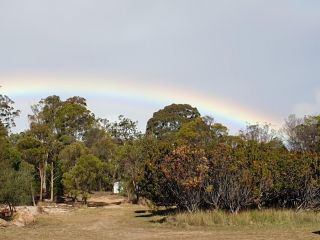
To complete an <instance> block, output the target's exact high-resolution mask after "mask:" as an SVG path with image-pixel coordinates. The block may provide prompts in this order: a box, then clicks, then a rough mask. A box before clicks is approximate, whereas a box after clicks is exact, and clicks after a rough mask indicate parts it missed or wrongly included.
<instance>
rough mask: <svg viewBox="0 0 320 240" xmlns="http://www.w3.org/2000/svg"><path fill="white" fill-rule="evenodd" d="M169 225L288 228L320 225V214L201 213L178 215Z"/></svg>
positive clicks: (288, 211)
mask: <svg viewBox="0 0 320 240" xmlns="http://www.w3.org/2000/svg"><path fill="white" fill-rule="evenodd" d="M168 222H169V223H173V224H175V225H190V226H250V225H256V226H268V225H269V226H271V225H279V226H286V227H290V226H292V227H295V226H309V225H319V224H320V214H319V213H316V212H312V211H310V212H307V211H301V212H295V211H292V210H274V209H268V210H249V211H243V212H240V213H238V214H231V213H228V212H225V211H199V212H196V213H178V214H176V215H174V216H171V217H169V218H168Z"/></svg>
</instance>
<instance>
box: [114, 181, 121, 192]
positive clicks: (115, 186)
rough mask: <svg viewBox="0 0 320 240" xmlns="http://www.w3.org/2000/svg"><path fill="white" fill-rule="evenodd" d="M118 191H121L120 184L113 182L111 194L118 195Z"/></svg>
mask: <svg viewBox="0 0 320 240" xmlns="http://www.w3.org/2000/svg"><path fill="white" fill-rule="evenodd" d="M120 191H121V185H120V182H115V183H114V184H113V193H116V194H118V193H120Z"/></svg>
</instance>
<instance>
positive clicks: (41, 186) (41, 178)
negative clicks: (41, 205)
mask: <svg viewBox="0 0 320 240" xmlns="http://www.w3.org/2000/svg"><path fill="white" fill-rule="evenodd" d="M39 173H40V199H39V200H40V202H42V199H43V197H42V192H43V178H44V174H43V167H42V166H40V167H39Z"/></svg>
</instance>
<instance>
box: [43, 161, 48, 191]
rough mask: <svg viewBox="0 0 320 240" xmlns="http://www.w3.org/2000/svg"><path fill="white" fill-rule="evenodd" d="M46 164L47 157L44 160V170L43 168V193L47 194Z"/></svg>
mask: <svg viewBox="0 0 320 240" xmlns="http://www.w3.org/2000/svg"><path fill="white" fill-rule="evenodd" d="M47 166H48V161H47V159H46V160H45V161H44V170H43V185H42V186H43V193H44V194H45V195H47V181H46V179H47V171H46V170H47Z"/></svg>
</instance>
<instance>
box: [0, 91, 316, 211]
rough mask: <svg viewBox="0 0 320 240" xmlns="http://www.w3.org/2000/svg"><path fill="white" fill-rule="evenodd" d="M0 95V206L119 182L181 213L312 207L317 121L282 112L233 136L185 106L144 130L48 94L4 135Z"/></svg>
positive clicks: (8, 106)
mask: <svg viewBox="0 0 320 240" xmlns="http://www.w3.org/2000/svg"><path fill="white" fill-rule="evenodd" d="M13 104H14V102H13V101H12V100H11V99H10V98H9V97H7V96H5V95H0V165H1V168H0V184H1V185H0V186H1V187H0V203H2V204H6V205H7V206H8V207H9V208H10V210H11V211H13V209H14V206H16V205H18V204H30V203H34V204H36V203H37V202H41V201H44V200H46V201H51V202H60V201H65V200H66V199H71V200H73V201H83V203H86V202H87V199H88V197H89V195H90V193H91V192H92V191H111V190H112V187H113V183H114V182H116V181H119V182H121V185H122V188H123V193H124V194H126V195H127V196H128V198H129V199H130V200H131V201H132V202H139V200H140V199H141V198H145V199H148V200H150V201H151V202H152V203H153V204H154V205H156V206H168V207H169V206H176V207H178V208H179V209H182V210H187V211H190V212H193V211H196V210H199V209H225V210H227V211H230V212H234V213H236V212H238V211H240V210H243V209H251V208H259V209H261V208H295V209H306V208H308V209H317V208H318V207H319V203H320V199H319V196H320V195H319V189H320V188H319V187H320V180H319V174H320V172H319V170H320V165H319V163H320V161H319V160H320V155H319V152H320V116H306V117H304V118H297V117H295V116H294V115H292V116H289V117H288V118H287V120H286V121H285V123H284V127H283V129H282V130H281V131H275V130H272V129H271V128H270V126H269V125H268V124H264V125H260V124H253V125H248V126H247V127H246V128H245V129H243V130H240V131H239V134H237V135H231V134H229V131H228V128H227V127H226V126H224V125H223V124H221V123H217V122H215V121H214V119H213V118H212V117H209V116H201V115H200V113H199V111H198V110H197V108H194V107H192V106H190V105H188V104H171V105H169V106H166V107H164V108H163V109H160V110H159V111H157V112H155V113H154V114H153V116H152V118H150V119H149V120H148V122H147V126H146V131H145V133H141V132H139V131H138V129H137V122H136V121H132V120H131V119H129V118H126V117H124V116H119V118H118V120H117V121H114V122H110V121H108V120H107V119H100V118H96V117H95V115H94V113H92V112H91V111H90V110H89V109H88V107H87V103H86V99H84V98H82V97H78V96H76V97H71V98H68V99H66V100H62V99H61V98H60V97H59V96H55V95H53V96H48V97H46V98H44V99H41V100H40V101H39V102H38V103H37V104H35V105H33V106H31V110H32V114H31V115H29V116H28V117H29V122H30V126H29V128H28V129H27V130H25V131H24V132H21V133H19V134H13V133H11V131H10V129H11V127H12V126H14V119H15V118H16V117H18V116H19V113H20V112H19V111H18V110H15V108H14V107H13Z"/></svg>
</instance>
